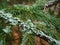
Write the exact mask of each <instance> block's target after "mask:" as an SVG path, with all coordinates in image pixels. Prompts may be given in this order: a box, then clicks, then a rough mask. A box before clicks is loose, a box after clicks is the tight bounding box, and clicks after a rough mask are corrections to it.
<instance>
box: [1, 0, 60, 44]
mask: <svg viewBox="0 0 60 45" xmlns="http://www.w3.org/2000/svg"><path fill="white" fill-rule="evenodd" d="M38 2H39V3H35V4H33V5H32V6H28V5H21V4H18V5H13V6H12V7H10V8H5V9H3V11H2V12H1V11H0V18H1V17H2V19H3V21H2V20H1V21H0V40H3V43H5V39H6V35H7V34H8V35H9V32H10V31H11V30H10V29H11V25H17V24H18V21H17V20H15V19H18V20H22V21H24V23H25V24H26V25H27V26H28V27H29V28H30V27H31V28H32V27H35V28H36V29H37V30H36V29H35V31H37V32H38V31H43V32H44V33H45V34H46V35H48V36H51V37H53V38H55V39H57V40H60V36H59V34H60V33H59V32H60V18H56V17H53V16H51V15H50V14H49V12H48V13H47V14H45V13H44V12H43V7H44V4H45V2H46V0H41V1H38ZM10 13H11V14H12V15H11V14H10ZM28 19H30V20H31V21H27V20H28ZM34 20H38V21H37V22H34ZM7 22H9V23H8V24H9V25H8V26H6V25H4V23H7ZM33 24H34V26H33ZM24 30H25V31H24ZM24 30H22V31H21V32H22V34H23V35H22V44H21V45H34V36H35V35H34V34H33V32H31V31H30V30H28V29H24ZM27 42H28V43H27Z"/></svg>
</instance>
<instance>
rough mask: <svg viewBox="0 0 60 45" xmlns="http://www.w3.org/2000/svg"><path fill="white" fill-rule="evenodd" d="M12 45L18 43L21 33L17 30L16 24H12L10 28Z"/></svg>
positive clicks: (18, 44) (17, 44)
mask: <svg viewBox="0 0 60 45" xmlns="http://www.w3.org/2000/svg"><path fill="white" fill-rule="evenodd" d="M12 37H13V38H12V39H13V41H12V45H20V42H21V40H20V38H21V33H20V32H19V31H18V26H13V28H12Z"/></svg>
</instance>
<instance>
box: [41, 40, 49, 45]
mask: <svg viewBox="0 0 60 45" xmlns="http://www.w3.org/2000/svg"><path fill="white" fill-rule="evenodd" d="M41 45H50V44H49V43H48V42H47V41H45V40H43V39H41Z"/></svg>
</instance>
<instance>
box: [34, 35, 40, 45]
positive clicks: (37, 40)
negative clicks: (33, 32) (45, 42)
mask: <svg viewBox="0 0 60 45" xmlns="http://www.w3.org/2000/svg"><path fill="white" fill-rule="evenodd" d="M34 41H35V45H41V39H40V38H39V37H37V36H35V39H34Z"/></svg>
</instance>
